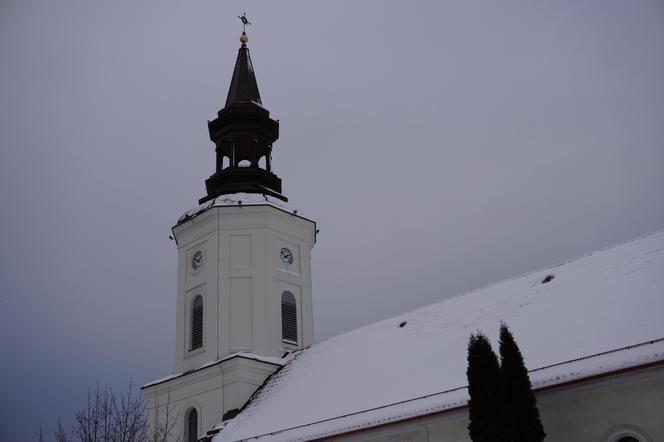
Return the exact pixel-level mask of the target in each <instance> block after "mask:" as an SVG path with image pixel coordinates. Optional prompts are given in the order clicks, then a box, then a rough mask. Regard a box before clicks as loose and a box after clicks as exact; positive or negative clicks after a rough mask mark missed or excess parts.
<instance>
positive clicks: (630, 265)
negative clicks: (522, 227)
mask: <svg viewBox="0 0 664 442" xmlns="http://www.w3.org/2000/svg"><path fill="white" fill-rule="evenodd" d="M662 287H664V232H659V233H655V234H651V235H647V236H643V237H640V238H638V239H636V240H633V241H630V242H627V243H623V244H620V245H617V246H613V247H610V248H607V249H604V250H601V251H598V252H594V253H591V254H588V255H586V256H583V257H581V258H577V259H575V260H572V261H569V262H566V263H563V264H559V265H556V266H553V267H550V268H547V269H544V270H541V271H536V272H532V273H529V274H526V275H522V276H519V277H516V278H513V279H509V280H506V281H503V282H499V283H497V284H493V285H490V286H487V287H484V288H482V289H479V290H475V291H471V292H468V293H465V294H463V295H460V296H457V297H454V298H451V299H446V300H444V301H442V302H439V303H437V304H433V305H430V306H427V307H424V308H421V309H419V310H415V311H412V312H409V313H404V314H402V315H399V316H397V317H393V318H390V319H386V320H383V321H380V322H377V323H374V324H371V325H368V326H365V327H362V328H359V329H357V330H354V331H351V332H348V333H345V334H342V335H339V336H336V337H333V338H330V339H327V340H325V341H323V342H320V343H318V344H316V345H313V346H311V347H309V348H306V349H304V350H301V351H299V352H296V353H295V354H294V355H292V357H291V358H290V359H289V360H288V362H287V363H286V364H285V365H284V367H283V368H282V369H280V370H279V371H278V372H277V373H275V374H274V375H273V376H272V377H271V378H269V379H268V381H267V382H266V383H265V384H264V385H263V386H262V387H261V389H259V390H258V391H257V393H256V394H255V395H254V397H253V398H252V399H251V401H250V402H249V404H248V405H247V406H246V407H245V408H244V409H243V410H242V412H241V413H240V414H239V415H238V416H236V417H235V418H234V419H232V420H230V421H227V422H226V423H225V424H224V425H223V426H222V427H221V432H220V433H219V434H217V435H216V437H215V438H214V440H215V441H217V442H219V441H237V440H255V439H258V440H260V441H277V440H311V439H316V438H323V437H330V436H332V435H335V434H341V433H348V432H352V431H356V430H360V429H365V428H370V427H373V426H377V425H382V424H385V423H390V422H395V421H400V420H404V419H409V418H413V417H417V416H423V415H428V414H432V413H438V412H443V411H445V410H454V409H458V408H460V407H465V406H466V404H467V400H468V394H467V390H466V388H465V386H466V384H467V381H466V351H467V344H468V338H469V336H470V334H471V333H473V332H476V331H478V330H480V331H482V332H484V333H485V334H486V335H487V336H488V337H489V339H490V340H491V341H492V343H493V345H494V348H496V349H497V342H498V329H499V326H500V322H501V321H505V322H506V323H507V324H508V325H509V327H510V329H511V330H512V333H513V334H514V336H515V338H516V340H517V343H518V344H519V346H520V348H521V351H522V353H523V356H524V359H525V363H526V366H527V367H528V368H529V370H530V377H531V381H532V383H533V387H534V388H535V389H546V388H550V387H552V386H555V385H561V384H566V383H568V382H575V381H581V380H583V379H589V378H593V377H595V376H600V375H602V374H608V373H614V372H620V371H624V370H629V369H630V367H642V366H647V365H649V364H651V365H653V364H660V363H662V362H664V322H663V321H662V312H663V311H664V296H663V289H662Z"/></svg>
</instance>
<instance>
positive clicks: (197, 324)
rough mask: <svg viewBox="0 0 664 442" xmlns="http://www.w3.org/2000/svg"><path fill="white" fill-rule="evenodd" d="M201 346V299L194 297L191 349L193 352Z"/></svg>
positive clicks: (199, 296) (200, 297)
mask: <svg viewBox="0 0 664 442" xmlns="http://www.w3.org/2000/svg"><path fill="white" fill-rule="evenodd" d="M202 346H203V297H202V296H201V295H198V296H196V299H194V304H193V306H192V309H191V348H190V350H195V349H197V348H201V347H202Z"/></svg>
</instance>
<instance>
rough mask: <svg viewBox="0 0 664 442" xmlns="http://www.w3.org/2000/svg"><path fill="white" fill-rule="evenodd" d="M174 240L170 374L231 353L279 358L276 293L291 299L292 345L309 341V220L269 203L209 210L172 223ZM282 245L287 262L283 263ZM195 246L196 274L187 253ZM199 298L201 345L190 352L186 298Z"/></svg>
mask: <svg viewBox="0 0 664 442" xmlns="http://www.w3.org/2000/svg"><path fill="white" fill-rule="evenodd" d="M173 232H174V234H175V238H176V240H177V244H178V289H177V291H178V294H177V309H176V310H177V313H176V314H177V318H176V351H175V354H176V364H175V365H176V371H177V372H185V371H188V370H193V369H196V368H198V367H200V366H202V365H203V364H205V363H207V362H210V361H215V360H219V359H220V358H223V357H224V356H226V355H228V354H231V353H237V352H252V353H256V354H260V355H265V356H282V355H283V354H284V353H285V352H286V351H288V350H292V349H293V348H294V347H295V346H290V345H288V344H285V343H283V342H282V340H281V293H282V292H283V291H284V290H289V291H291V292H292V293H293V294H296V293H297V294H296V298H297V302H298V318H299V324H298V336H299V340H298V341H299V342H298V344H299V345H298V346H300V347H302V346H306V345H310V344H312V343H313V337H314V333H313V304H312V295H311V249H312V248H313V246H314V241H315V223H313V222H312V221H309V220H307V219H304V218H301V217H299V216H296V215H293V214H290V213H287V212H284V211H283V210H280V209H277V208H275V207H272V206H242V207H240V206H225V207H213V208H211V209H209V210H208V211H206V212H205V213H203V214H201V215H199V216H197V217H195V218H193V219H191V220H189V221H187V222H185V223H183V224H181V225H178V226H176V227H174V229H173ZM282 247H286V248H288V249H289V250H291V252H292V253H293V257H294V259H293V263H292V264H291V265H286V264H284V263H283V262H282V261H281V259H280V257H279V252H280V250H281V248H282ZM197 250H202V251H203V252H204V255H205V263H204V265H203V267H202V268H201V269H200V270H199V271H194V270H193V269H192V267H191V257H192V256H193V254H194V253H195V252H196V251H197ZM197 294H201V295H202V296H203V297H204V301H205V304H204V336H203V348H202V349H198V350H194V351H190V349H189V342H190V341H189V340H190V335H189V333H190V324H189V321H190V318H191V311H190V310H191V300H192V299H193V297H194V296H196V295H197Z"/></svg>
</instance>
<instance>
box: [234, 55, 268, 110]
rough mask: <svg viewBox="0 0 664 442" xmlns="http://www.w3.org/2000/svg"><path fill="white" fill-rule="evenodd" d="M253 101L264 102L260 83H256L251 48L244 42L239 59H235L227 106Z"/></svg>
mask: <svg viewBox="0 0 664 442" xmlns="http://www.w3.org/2000/svg"><path fill="white" fill-rule="evenodd" d="M252 101H253V102H255V103H258V104H263V103H262V102H261V95H260V93H259V92H258V84H257V83H256V75H255V74H254V67H253V65H252V64H251V56H250V55H249V48H247V45H246V44H244V43H243V44H242V46H241V47H240V49H239V50H238V54H237V60H236V61H235V70H234V71H233V79H232V80H231V87H230V89H228V97H227V98H226V107H228V106H229V105H230V104H233V103H250V102H252Z"/></svg>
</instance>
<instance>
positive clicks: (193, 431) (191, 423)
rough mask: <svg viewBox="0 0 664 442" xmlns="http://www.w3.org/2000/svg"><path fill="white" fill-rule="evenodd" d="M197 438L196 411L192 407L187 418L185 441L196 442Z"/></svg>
mask: <svg viewBox="0 0 664 442" xmlns="http://www.w3.org/2000/svg"><path fill="white" fill-rule="evenodd" d="M196 439H198V412H197V411H196V409H195V408H192V409H191V411H190V412H189V417H188V418H187V442H196Z"/></svg>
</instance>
